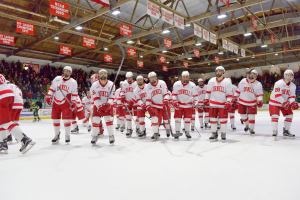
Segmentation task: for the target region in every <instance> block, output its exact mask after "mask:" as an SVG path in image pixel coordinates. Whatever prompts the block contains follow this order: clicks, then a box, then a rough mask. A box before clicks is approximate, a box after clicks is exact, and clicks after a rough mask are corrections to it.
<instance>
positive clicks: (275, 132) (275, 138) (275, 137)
mask: <svg viewBox="0 0 300 200" xmlns="http://www.w3.org/2000/svg"><path fill="white" fill-rule="evenodd" d="M277 135H278V130H273V135H272V136H273V137H274V140H277Z"/></svg>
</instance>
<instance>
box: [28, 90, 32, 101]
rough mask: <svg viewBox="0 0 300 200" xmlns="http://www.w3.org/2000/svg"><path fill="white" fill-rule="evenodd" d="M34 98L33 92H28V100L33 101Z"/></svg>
mask: <svg viewBox="0 0 300 200" xmlns="http://www.w3.org/2000/svg"><path fill="white" fill-rule="evenodd" d="M32 96H33V92H32V91H31V90H28V92H27V98H28V99H32Z"/></svg>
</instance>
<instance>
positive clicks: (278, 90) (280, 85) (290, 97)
mask: <svg viewBox="0 0 300 200" xmlns="http://www.w3.org/2000/svg"><path fill="white" fill-rule="evenodd" d="M295 98H296V85H295V84H294V83H292V82H289V84H286V83H285V81H284V80H283V79H280V80H279V81H277V82H276V83H275V85H274V90H273V91H272V93H271V96H270V102H269V103H270V104H271V105H274V106H279V107H281V106H282V103H284V102H286V101H289V102H290V103H292V102H294V101H295Z"/></svg>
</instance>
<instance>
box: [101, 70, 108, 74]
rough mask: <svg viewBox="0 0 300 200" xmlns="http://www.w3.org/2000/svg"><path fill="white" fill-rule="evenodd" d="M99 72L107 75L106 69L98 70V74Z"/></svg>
mask: <svg viewBox="0 0 300 200" xmlns="http://www.w3.org/2000/svg"><path fill="white" fill-rule="evenodd" d="M101 72H105V73H106V74H107V71H106V69H100V70H99V74H100V73H101Z"/></svg>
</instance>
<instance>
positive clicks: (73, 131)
mask: <svg viewBox="0 0 300 200" xmlns="http://www.w3.org/2000/svg"><path fill="white" fill-rule="evenodd" d="M71 133H79V129H78V126H76V127H75V128H74V129H73V130H71Z"/></svg>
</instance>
